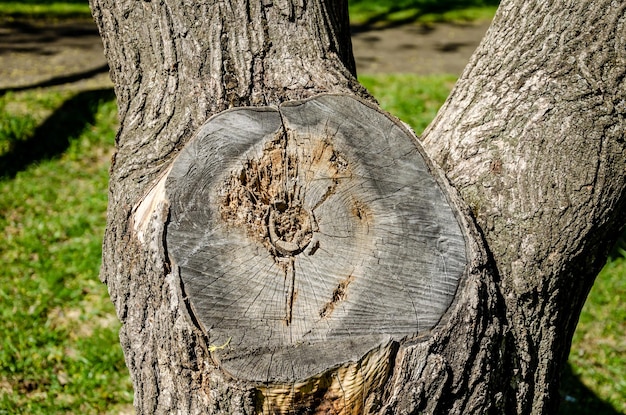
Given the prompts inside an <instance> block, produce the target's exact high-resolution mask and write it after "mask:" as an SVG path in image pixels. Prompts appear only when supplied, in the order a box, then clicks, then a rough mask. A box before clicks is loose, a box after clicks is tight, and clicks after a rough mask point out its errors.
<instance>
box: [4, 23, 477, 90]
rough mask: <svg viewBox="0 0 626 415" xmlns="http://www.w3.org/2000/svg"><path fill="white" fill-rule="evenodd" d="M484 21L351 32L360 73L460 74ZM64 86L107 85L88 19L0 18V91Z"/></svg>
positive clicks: (98, 46) (98, 43)
mask: <svg viewBox="0 0 626 415" xmlns="http://www.w3.org/2000/svg"><path fill="white" fill-rule="evenodd" d="M487 27H488V22H480V23H472V24H463V25H458V24H438V25H433V26H424V25H413V24H410V25H402V26H397V27H391V28H382V29H371V28H370V29H367V30H364V29H363V28H355V29H354V34H353V39H352V42H353V49H354V55H355V58H356V63H357V71H358V73H359V74H373V73H417V74H424V75H427V74H433V73H450V74H456V75H458V74H460V73H461V71H462V70H463V68H464V67H465V65H466V63H467V62H468V60H469V57H470V55H471V54H472V52H473V51H474V49H475V48H476V46H477V45H478V43H479V42H480V39H481V38H482V37H483V35H484V33H485V31H486V30H487ZM53 85H64V87H69V88H77V89H93V88H101V87H108V86H111V82H110V80H109V78H108V69H107V66H106V61H105V59H104V55H103V48H102V42H101V41H100V37H99V35H98V31H97V29H96V27H95V25H94V23H93V22H92V21H90V20H71V21H62V22H38V21H2V20H0V90H2V91H6V90H7V89H13V90H15V89H17V90H20V89H27V88H31V87H37V86H53Z"/></svg>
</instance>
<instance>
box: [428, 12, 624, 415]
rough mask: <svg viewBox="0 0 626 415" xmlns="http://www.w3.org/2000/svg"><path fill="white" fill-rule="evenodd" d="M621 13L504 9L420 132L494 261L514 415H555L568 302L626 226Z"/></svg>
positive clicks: (571, 304) (576, 305) (570, 320)
mask: <svg viewBox="0 0 626 415" xmlns="http://www.w3.org/2000/svg"><path fill="white" fill-rule="evenodd" d="M625 9H626V5H625V4H624V3H622V2H616V1H609V0H606V1H582V2H581V1H556V2H541V1H532V2H516V1H505V2H503V3H502V4H501V6H500V10H499V12H498V15H497V16H496V18H495V20H494V22H493V25H492V27H491V28H490V31H489V33H488V34H487V36H486V38H485V39H484V41H483V43H482V45H481V46H480V47H479V48H478V50H477V51H476V53H475V54H474V57H473V58H472V61H471V63H470V65H468V67H467V68H466V70H465V72H464V74H463V75H462V77H461V79H460V80H459V82H458V83H457V85H456V87H455V89H454V91H453V93H452V94H451V96H450V98H449V100H448V102H447V104H446V105H445V106H444V107H443V108H442V109H441V111H440V113H439V115H438V117H437V119H436V120H435V121H434V122H433V123H432V124H431V127H430V129H429V130H428V131H426V132H425V134H424V145H425V147H426V149H427V151H428V152H429V153H430V154H431V156H432V157H433V158H434V159H435V160H436V161H437V162H438V163H439V164H440V165H441V166H442V167H443V168H444V170H445V172H446V175H447V177H448V178H449V179H450V181H451V183H452V184H453V186H455V187H456V188H457V189H458V190H459V191H460V192H461V194H462V196H463V198H464V199H465V201H467V202H468V203H469V204H470V206H471V208H472V210H473V211H474V213H475V215H476V217H477V221H478V224H479V226H480V228H481V229H482V232H483V233H484V235H485V237H486V239H487V242H488V245H489V248H490V250H491V252H492V254H493V257H494V258H495V261H496V263H497V266H498V271H499V274H500V277H501V280H500V282H499V288H500V290H501V291H502V295H503V297H504V298H505V299H506V321H507V324H508V327H509V329H510V335H511V337H510V339H509V341H510V344H512V345H513V344H514V345H515V347H516V348H517V350H516V353H509V354H507V357H509V358H511V359H512V360H511V362H510V364H511V365H512V367H513V368H515V375H514V376H513V378H512V379H511V382H512V383H511V386H512V387H513V388H514V389H515V395H516V397H515V399H514V400H515V402H516V404H515V407H514V408H512V411H513V409H514V412H516V413H553V412H554V406H553V405H554V404H555V401H556V399H554V397H555V396H557V394H558V393H557V388H558V383H557V382H554V379H558V377H559V370H560V366H561V364H562V363H563V362H564V361H565V359H566V358H567V353H568V351H569V345H570V339H571V337H572V335H573V331H574V329H575V326H576V323H577V320H578V315H579V312H580V308H581V307H582V304H583V302H584V300H585V298H586V295H587V293H588V291H589V289H590V288H591V285H592V283H593V280H594V278H595V276H596V275H597V272H598V271H599V269H600V267H601V266H602V265H603V263H604V261H605V258H606V250H607V249H608V248H610V246H611V244H612V243H613V242H614V241H615V236H616V235H617V232H618V231H619V229H620V228H621V225H622V224H623V223H624V220H625V217H624V209H625V198H626V195H625V192H624V188H625V180H626V177H625V174H624V172H625V171H626V156H625V154H626V153H625V152H626V146H625V144H624V131H625V128H626V123H625V122H624V116H625V115H626V95H625V91H626V82H625V79H626V78H625V76H626V43H625V42H626V15H625ZM521 28H523V30H520V29H521ZM487 57H488V58H487Z"/></svg>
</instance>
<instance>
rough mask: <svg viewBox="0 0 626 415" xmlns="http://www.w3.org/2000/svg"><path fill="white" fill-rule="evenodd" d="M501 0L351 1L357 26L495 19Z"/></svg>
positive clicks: (353, 19) (351, 12)
mask: <svg viewBox="0 0 626 415" xmlns="http://www.w3.org/2000/svg"><path fill="white" fill-rule="evenodd" d="M498 3H499V0H350V1H349V3H348V4H349V8H350V22H351V23H352V24H354V25H393V24H398V23H406V22H421V23H432V22H468V21H475V20H487V19H491V18H493V16H494V14H495V12H496V9H497V6H498Z"/></svg>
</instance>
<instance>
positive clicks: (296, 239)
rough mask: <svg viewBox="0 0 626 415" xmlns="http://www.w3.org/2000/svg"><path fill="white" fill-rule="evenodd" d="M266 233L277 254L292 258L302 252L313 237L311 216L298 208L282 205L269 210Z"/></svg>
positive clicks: (275, 205) (276, 205)
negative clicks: (267, 232)
mask: <svg viewBox="0 0 626 415" xmlns="http://www.w3.org/2000/svg"><path fill="white" fill-rule="evenodd" d="M268 231H269V236H270V241H271V243H272V245H273V247H274V248H275V249H276V251H277V252H278V253H279V254H282V255H285V256H293V255H297V254H299V253H300V252H302V251H303V250H304V249H305V248H306V247H307V245H308V244H309V242H311V239H312V237H313V229H312V227H311V214H309V213H308V212H306V211H305V210H304V209H303V208H302V207H300V206H294V207H285V204H284V203H279V204H274V206H272V208H270V214H269V220H268Z"/></svg>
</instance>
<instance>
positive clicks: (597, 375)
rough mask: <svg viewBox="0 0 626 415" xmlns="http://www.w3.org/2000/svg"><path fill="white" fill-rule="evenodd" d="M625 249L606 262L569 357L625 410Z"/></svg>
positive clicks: (589, 383) (576, 371)
mask: <svg viewBox="0 0 626 415" xmlns="http://www.w3.org/2000/svg"><path fill="white" fill-rule="evenodd" d="M625 298H626V251H624V249H623V248H622V249H621V255H620V256H619V257H615V258H614V259H612V260H611V261H609V262H608V263H607V265H606V266H605V267H604V269H603V270H602V273H601V274H600V275H599V276H598V279H597V280H596V283H595V285H594V286H593V288H592V291H591V294H590V295H589V298H588V299H587V302H586V304H585V306H584V308H583V311H582V313H581V315H580V320H579V323H578V328H577V330H576V333H575V335H574V339H573V344H572V349H571V352H570V356H569V361H570V363H571V366H572V372H573V375H574V376H576V377H578V378H579V379H580V380H581V382H582V384H583V385H584V386H586V387H587V388H588V389H590V390H592V391H594V392H595V393H596V394H597V396H600V397H602V399H603V400H605V401H606V402H608V403H610V404H611V405H612V406H613V407H614V408H615V409H617V410H619V411H620V412H621V413H625V414H626V307H624V299H625Z"/></svg>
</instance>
